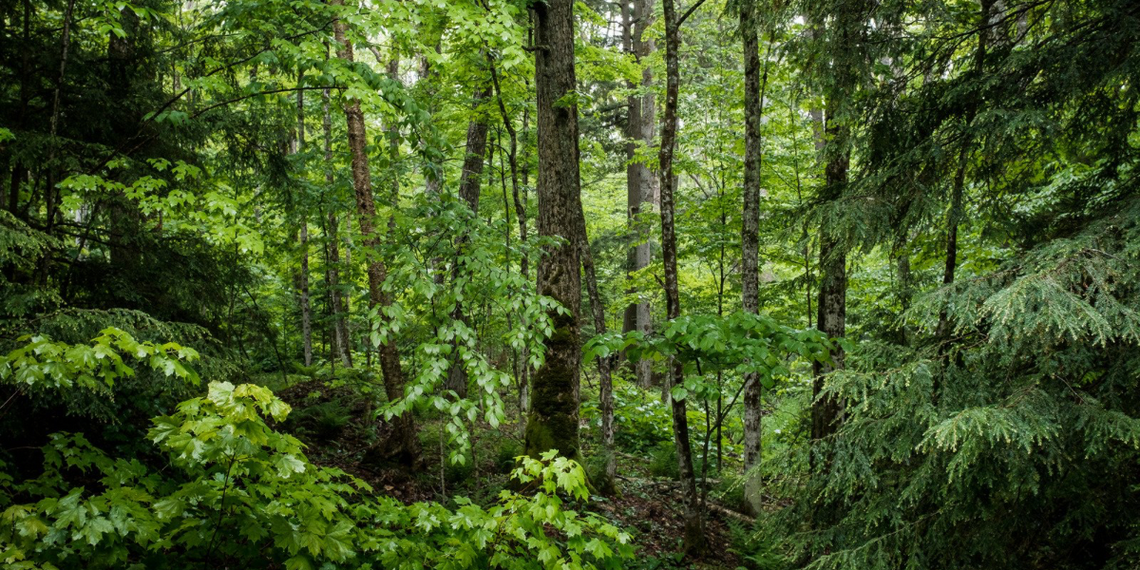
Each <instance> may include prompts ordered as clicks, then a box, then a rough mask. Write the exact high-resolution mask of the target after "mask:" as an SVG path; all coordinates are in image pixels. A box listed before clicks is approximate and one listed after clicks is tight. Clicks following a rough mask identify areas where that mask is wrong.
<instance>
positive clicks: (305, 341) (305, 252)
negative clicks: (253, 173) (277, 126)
mask: <svg viewBox="0 0 1140 570" xmlns="http://www.w3.org/2000/svg"><path fill="white" fill-rule="evenodd" d="M304 78H305V75H304V74H303V73H300V74H298V75H297V84H298V85H297V86H298V87H300V86H302V85H303V84H304ZM304 93H305V92H304V91H303V90H301V89H298V90H297V147H296V148H295V149H294V150H293V152H294V154H298V153H300V152H301V151H303V150H304V148H305V99H304ZM299 233H300V242H301V275H300V278H301V279H300V280H301V344H302V345H303V351H304V357H305V366H312V365H313V320H312V319H313V314H312V308H311V306H310V303H309V220H308V215H307V212H306V211H305V209H304V208H302V213H301V231H300V232H299Z"/></svg>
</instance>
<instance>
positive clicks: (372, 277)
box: [331, 0, 422, 468]
mask: <svg viewBox="0 0 1140 570" xmlns="http://www.w3.org/2000/svg"><path fill="white" fill-rule="evenodd" d="M331 3H332V4H333V5H343V0H331ZM345 28H346V25H345V23H344V21H342V20H339V19H338V20H336V21H335V22H333V34H334V37H335V38H336V41H337V43H338V44H339V48H338V49H337V57H340V58H341V59H343V60H345V61H348V62H351V61H352V60H353V56H352V44H351V42H349V40H348V39H347V38H346V37H345ZM344 114H345V119H346V122H347V124H348V146H349V150H350V151H351V152H352V182H353V187H354V188H355V191H356V208H357V214H358V218H359V224H360V235H361V238H362V239H363V242H364V246H365V248H366V250H367V251H368V252H369V256H370V257H371V259H370V260H369V262H368V300H369V305H370V306H371V307H373V308H376V307H379V308H381V309H383V308H385V307H388V306H389V305H391V299H389V298H388V295H387V294H386V293H384V289H383V287H384V280H385V279H386V277H387V268H386V267H385V266H384V262H383V261H382V260H381V259H379V257H378V256H379V251H378V250H379V247H380V236H379V234H378V233H377V232H376V230H375V228H374V226H373V222H374V220H375V218H376V206H375V204H374V203H373V200H372V175H371V173H370V171H369V167H368V155H367V154H366V153H365V146H366V145H367V139H366V134H365V130H364V113H363V112H362V111H361V109H360V101H356V100H349V101H345V103H344ZM393 206H394V204H393ZM378 314H379V317H380V318H381V319H387V317H386V316H384V312H383V311H382V310H381V311H378ZM378 348H379V350H378V355H379V359H380V370H381V373H382V374H383V375H384V391H385V392H386V393H387V396H388V400H389V401H395V400H398V399H400V398H403V397H404V372H403V370H402V368H401V365H400V353H399V350H398V348H397V347H396V339H395V338H391V337H389V338H387V339H386V340H385V341H384V342H382V343H380V346H379V347H378ZM392 429H393V434H392V440H391V442H390V446H389V449H388V450H387V455H388V456H389V457H391V458H393V459H395V460H397V461H398V462H399V463H401V464H402V465H405V466H409V467H412V468H419V466H420V463H421V461H422V457H421V453H420V442H419V438H418V437H417V435H416V427H415V420H414V419H413V418H412V414H411V412H410V411H408V412H405V413H404V414H402V415H401V416H399V417H396V418H393V420H392Z"/></svg>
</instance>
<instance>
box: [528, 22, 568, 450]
mask: <svg viewBox="0 0 1140 570" xmlns="http://www.w3.org/2000/svg"><path fill="white" fill-rule="evenodd" d="M573 5H574V3H573V1H572V0H548V1H547V2H539V3H535V4H534V5H533V10H534V15H535V45H536V46H537V48H536V52H535V86H536V88H537V97H538V165H539V168H538V233H539V235H541V236H544V237H553V238H558V239H559V240H561V241H560V242H559V243H558V244H556V245H553V246H548V247H547V248H546V255H544V256H543V257H542V258H541V260H540V261H539V264H538V292H539V293H540V294H542V295H546V296H548V297H551V298H552V299H554V300H555V301H557V302H558V303H559V304H560V305H562V308H563V309H564V311H561V312H560V311H550V312H549V314H548V316H549V317H550V320H551V328H552V330H553V332H552V334H551V335H550V337H549V338H548V339H547V341H546V360H545V362H543V364H542V366H540V367H539V368H538V370H536V371H535V373H534V376H533V387H532V401H531V409H530V414H529V415H528V417H527V426H526V453H527V454H528V455H530V456H532V457H533V456H537V455H538V454H540V453H542V452H544V451H547V450H551V449H556V450H558V452H559V453H560V454H561V455H563V456H565V457H570V458H576V459H581V450H580V447H579V439H578V397H579V394H578V372H579V371H578V365H579V362H580V361H581V346H580V344H579V325H578V313H579V309H580V304H581V278H580V275H579V259H578V252H579V248H578V247H577V246H576V244H575V243H574V240H575V236H576V234H577V222H578V218H579V216H580V215H581V214H580V211H581V206H580V202H579V200H580V198H579V192H580V182H579V173H578V106H577V104H576V103H574V102H573V101H571V102H569V103H565V102H564V101H563V98H564V97H566V95H568V94H571V93H573V92H574V91H575V88H576V86H577V85H576V82H575V76H574V15H573Z"/></svg>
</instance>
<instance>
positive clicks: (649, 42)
mask: <svg viewBox="0 0 1140 570" xmlns="http://www.w3.org/2000/svg"><path fill="white" fill-rule="evenodd" d="M629 4H630V3H626V2H623V3H622V15H623V23H624V28H623V42H624V44H625V49H626V51H628V52H631V53H633V54H634V57H636V58H637V61H638V62H640V63H641V65H642V70H641V81H640V85H638V86H637V87H638V89H637V92H636V93H632V94H630V96H629V98H628V100H627V102H626V106H627V108H628V122H627V124H626V137H627V143H626V160H627V162H628V164H627V165H626V208H627V210H628V217H629V223H630V230H631V233H632V235H633V236H634V238H633V239H634V240H635V244H634V246H633V247H631V248H630V250H629V255H628V258H627V261H626V266H627V268H628V270H629V271H630V272H635V271H641V270H643V269H645V268H646V267H649V264H650V262H651V261H652V258H653V250H652V245H651V242H650V235H649V232H648V231H646V229H645V228H643V227H641V225H639V224H638V216H640V215H641V214H642V213H643V212H645V211H646V208H650V209H651V208H653V206H654V205H656V204H657V203H658V201H659V195H658V186H657V179H656V177H655V176H654V175H653V173H652V172H650V170H649V167H648V166H646V165H645V163H644V162H639V161H635V160H634V159H635V150H636V148H637V146H638V145H639V144H642V145H645V146H646V147H650V146H652V145H653V137H654V131H655V130H656V119H655V117H654V115H655V113H654V107H655V105H656V102H655V100H654V95H653V89H652V87H653V70H652V68H651V67H650V66H649V65H648V61H647V59H648V57H649V56H650V55H651V54H652V53H653V51H654V50H655V48H656V45H655V43H654V41H653V38H651V37H647V36H646V34H645V31H646V30H647V29H648V28H649V25H650V24H652V23H653V0H633V2H632V10H631V7H630V5H629ZM630 87H633V85H631V86H630ZM627 293H629V294H640V295H643V296H644V295H645V292H641V291H638V289H637V288H636V287H630V288H629V289H628V290H627ZM652 315H653V314H652V311H651V308H650V306H649V302H648V301H647V300H645V299H644V298H643V299H640V300H639V301H638V302H636V303H632V304H630V305H629V306H627V307H626V309H625V314H624V317H623V319H622V332H629V331H632V330H637V331H641V332H642V334H649V332H650V330H651V329H652V325H653V323H652ZM635 370H636V372H635V374H636V376H637V383H638V384H640V385H641V386H649V385H650V384H652V382H653V370H652V368H651V366H650V362H649V361H648V360H642V361H638V362H637V364H636V365H635Z"/></svg>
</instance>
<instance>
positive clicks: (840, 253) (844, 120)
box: [811, 2, 864, 465]
mask: <svg viewBox="0 0 1140 570" xmlns="http://www.w3.org/2000/svg"><path fill="white" fill-rule="evenodd" d="M854 4H859V2H855V3H854ZM830 8H832V9H833V10H832V12H833V13H830V14H827V15H826V17H824V18H820V19H821V20H826V22H827V23H826V24H825V25H827V26H828V27H829V28H830V29H827V30H826V34H825V35H824V36H823V38H822V39H823V40H824V43H825V44H826V46H827V48H826V51H825V60H826V65H824V64H822V63H821V67H820V71H819V73H827V74H829V78H828V80H827V82H826V84H827V85H828V88H827V89H826V90H825V100H826V106H827V109H826V112H825V113H824V116H823V138H824V147H823V150H824V159H825V165H824V186H823V189H822V190H821V192H820V196H819V202H821V203H822V204H823V205H824V208H825V213H824V214H823V215H822V216H821V223H820V228H819V279H820V283H819V294H818V298H817V300H816V307H817V313H816V327H817V328H818V329H819V330H820V331H821V332H823V333H824V334H826V335H827V336H829V337H832V338H838V337H842V336H844V335H845V333H846V327H847V251H846V247H847V245H846V243H845V242H844V240H842V236H841V235H840V229H839V224H838V222H837V220H838V217H839V213H838V212H836V211H835V210H836V204H837V203H838V201H839V200H840V198H841V197H842V194H843V190H844V188H845V187H846V186H847V174H848V173H847V170H848V167H849V164H850V156H851V151H850V148H849V144H848V143H849V137H850V134H851V128H850V125H849V124H848V121H849V120H850V117H849V105H850V102H849V98H850V97H851V90H853V89H854V88H855V87H856V82H855V74H854V70H853V69H852V68H853V66H854V65H855V62H854V59H855V58H856V56H857V53H858V49H859V25H858V23H859V21H860V18H862V17H863V16H864V14H863V10H862V9H861V8H860V7H859V6H857V5H850V6H849V5H847V4H845V3H842V2H838V3H836V4H834V5H832V6H830ZM817 39H821V38H817ZM829 69H830V71H828V70H829ZM843 358H844V354H843V349H842V348H841V347H839V346H836V347H835V348H834V349H833V350H832V352H831V362H830V363H823V362H818V361H817V362H815V363H813V365H812V367H813V374H814V379H813V380H812V398H813V399H812V402H813V403H812V410H811V437H812V440H813V441H819V440H822V439H824V438H827V437H828V436H830V435H831V434H833V433H835V430H836V428H837V427H838V422H839V421H840V417H841V415H842V413H843V406H842V403H841V402H840V401H839V400H838V399H836V398H834V397H832V396H826V395H825V396H823V397H820V396H821V394H822V393H823V388H824V381H825V378H826V376H827V375H828V374H829V373H831V372H832V371H834V370H836V369H838V368H841V367H842V366H843ZM814 459H816V458H815V457H814V456H813V460H814ZM817 464H818V465H822V463H817Z"/></svg>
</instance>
